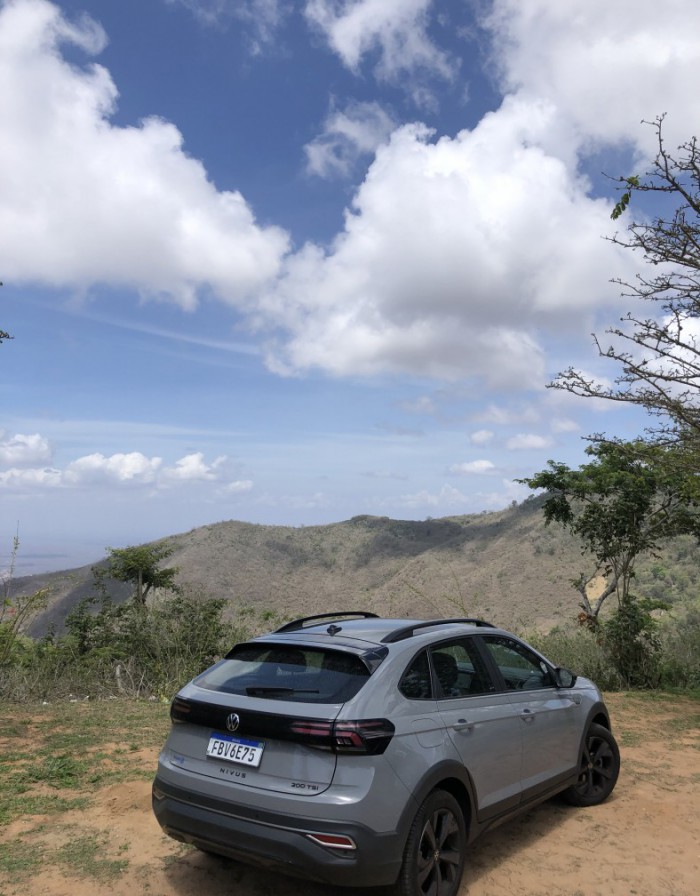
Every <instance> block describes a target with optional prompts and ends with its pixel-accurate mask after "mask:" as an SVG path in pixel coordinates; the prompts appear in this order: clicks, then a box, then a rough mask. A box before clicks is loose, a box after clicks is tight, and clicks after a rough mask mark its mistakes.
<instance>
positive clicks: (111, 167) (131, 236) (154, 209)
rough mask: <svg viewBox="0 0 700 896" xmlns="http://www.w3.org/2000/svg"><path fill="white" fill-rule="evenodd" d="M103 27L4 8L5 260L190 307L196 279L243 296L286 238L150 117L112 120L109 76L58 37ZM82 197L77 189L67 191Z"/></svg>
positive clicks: (61, 282) (85, 37)
mask: <svg viewBox="0 0 700 896" xmlns="http://www.w3.org/2000/svg"><path fill="white" fill-rule="evenodd" d="M104 43H105V37H104V34H103V32H102V29H101V28H100V27H99V26H98V25H96V24H95V23H94V22H92V21H91V20H90V19H88V18H82V19H81V20H79V21H78V22H77V23H75V24H70V23H69V22H68V21H67V20H66V18H65V17H64V16H63V15H62V14H61V12H60V10H59V9H58V7H57V6H55V5H53V4H52V3H49V2H47V0H14V2H11V3H5V4H4V5H3V6H2V7H0V120H2V124H3V140H2V142H1V143H0V231H1V232H2V233H3V240H2V245H1V246H0V269H2V272H3V276H4V277H7V278H10V277H11V278H13V280H14V281H15V282H17V281H29V282H41V283H47V284H51V285H54V286H64V287H76V288H84V287H89V286H91V285H93V284H95V283H98V282H108V283H110V284H112V285H119V286H127V287H131V288H134V289H136V290H139V291H140V292H141V293H142V294H143V295H150V296H163V297H168V298H170V299H171V300H174V301H176V302H178V303H179V304H181V305H182V306H183V307H193V306H194V305H195V304H196V301H197V293H198V291H199V290H200V289H203V288H207V287H208V288H210V289H212V290H213V291H214V293H215V294H217V295H218V296H219V297H220V298H221V299H222V300H224V301H227V302H231V303H238V302H243V301H245V300H246V299H248V298H249V297H250V295H251V294H252V292H254V291H255V290H256V289H258V288H259V287H260V286H261V285H262V284H263V283H265V282H266V281H267V280H268V279H270V278H272V277H274V276H275V275H276V273H277V270H278V266H279V263H280V259H281V256H282V255H283V254H284V252H285V251H286V249H287V244H288V242H287V236H286V234H285V233H284V232H283V231H281V230H280V229H278V228H261V227H259V226H258V225H257V224H256V222H255V219H254V217H253V214H252V212H251V210H250V209H249V207H248V205H247V204H246V202H245V200H244V198H243V197H242V196H241V194H240V193H236V192H219V191H217V190H216V188H215V186H214V185H213V184H212V183H211V181H209V180H208V178H207V174H206V171H205V170H204V168H203V166H202V165H201V164H200V163H199V162H198V161H196V160H195V159H193V158H191V157H190V156H188V155H187V154H186V152H185V150H184V148H183V139H182V136H181V134H180V133H179V131H178V130H177V128H176V127H175V126H174V125H172V124H169V123H168V122H166V121H163V120H162V119H159V118H149V119H147V120H145V121H143V122H141V123H140V124H139V125H138V126H132V127H117V126H115V125H113V124H111V123H110V118H111V116H112V114H113V112H114V110H115V108H116V103H117V88H116V86H115V85H114V83H113V82H112V79H111V77H110V75H109V73H108V72H107V70H106V69H105V68H103V67H102V66H100V65H96V64H93V65H90V66H88V67H85V68H79V67H78V66H76V65H71V64H69V63H67V62H66V61H65V60H64V59H63V58H62V57H61V52H60V51H61V48H62V46H63V45H64V44H74V45H76V46H78V47H79V48H80V49H81V50H83V51H85V52H87V53H93V54H94V53H98V52H99V51H100V50H101V49H102V47H103V45H104ZM76 197H80V201H79V202H78V201H76Z"/></svg>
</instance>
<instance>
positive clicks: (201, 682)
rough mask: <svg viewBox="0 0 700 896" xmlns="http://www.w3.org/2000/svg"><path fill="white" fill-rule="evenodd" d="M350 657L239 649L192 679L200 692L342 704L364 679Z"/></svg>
mask: <svg viewBox="0 0 700 896" xmlns="http://www.w3.org/2000/svg"><path fill="white" fill-rule="evenodd" d="M369 675H370V673H369V670H368V669H367V667H366V666H365V664H364V663H363V662H362V659H361V658H360V657H359V656H357V655H356V654H354V653H349V652H344V651H339V650H324V649H322V648H318V647H307V646H301V647H299V646H287V645H284V644H262V643H261V644H254V643H249V644H239V645H238V646H237V647H234V649H233V650H232V651H231V652H230V653H229V654H228V656H227V657H226V658H225V659H224V660H222V661H221V662H220V663H217V664H216V665H215V666H213V667H212V668H211V669H209V670H207V671H206V672H205V673H204V674H203V675H201V676H200V677H199V678H198V679H197V680H196V684H197V685H198V686H199V687H201V688H207V689H208V690H212V691H220V692H222V693H226V694H240V695H244V696H248V697H261V698H268V699H271V700H288V701H290V702H297V703H345V702H346V701H347V700H350V699H351V698H352V697H354V696H355V695H356V694H357V693H358V691H359V690H360V688H361V687H362V686H363V685H364V684H365V682H366V681H367V680H368V679H369Z"/></svg>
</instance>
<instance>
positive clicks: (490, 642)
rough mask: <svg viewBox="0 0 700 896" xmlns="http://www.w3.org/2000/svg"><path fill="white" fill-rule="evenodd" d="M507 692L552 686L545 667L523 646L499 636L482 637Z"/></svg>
mask: <svg viewBox="0 0 700 896" xmlns="http://www.w3.org/2000/svg"><path fill="white" fill-rule="evenodd" d="M482 640H483V643H484V645H485V646H486V649H487V650H488V651H489V653H490V654H491V656H492V657H493V659H494V662H495V663H496V665H497V666H498V668H499V669H500V672H501V675H502V676H503V679H504V681H505V683H506V687H507V688H508V689H509V690H512V691H514V690H533V689H536V688H549V687H552V686H553V682H552V680H551V675H550V672H549V669H548V668H547V665H546V664H545V663H544V662H542V660H541V659H540V658H539V657H538V656H537V655H536V654H534V653H532V651H531V650H528V648H527V647H525V645H524V644H519V643H518V642H517V641H512V640H511V639H510V638H504V637H501V636H497V635H493V636H489V635H485V636H483V637H482Z"/></svg>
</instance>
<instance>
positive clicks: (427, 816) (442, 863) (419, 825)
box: [397, 790, 467, 896]
mask: <svg viewBox="0 0 700 896" xmlns="http://www.w3.org/2000/svg"><path fill="white" fill-rule="evenodd" d="M466 848H467V828H466V824H465V822H464V815H463V813H462V810H461V808H460V805H459V803H458V802H457V800H456V799H455V798H454V797H453V796H452V794H450V793H447V791H445V790H434V791H433V792H432V793H431V794H429V795H428V797H427V799H426V800H425V802H424V803H423V805H422V806H421V807H420V809H419V810H418V812H417V813H416V817H415V818H414V819H413V824H412V825H411V830H410V831H409V834H408V839H407V840H406V848H405V851H404V858H403V865H402V866H401V872H400V874H399V879H398V888H397V889H398V893H399V894H400V896H456V894H457V891H458V890H459V884H460V881H461V879H462V871H463V870H464V859H465V853H466Z"/></svg>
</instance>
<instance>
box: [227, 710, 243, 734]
mask: <svg viewBox="0 0 700 896" xmlns="http://www.w3.org/2000/svg"><path fill="white" fill-rule="evenodd" d="M240 724H241V720H240V717H239V715H238V713H236V712H232V713H231V715H230V716H229V717H228V718H227V719H226V727H227V728H228V730H229V731H238V726H239V725H240Z"/></svg>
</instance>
